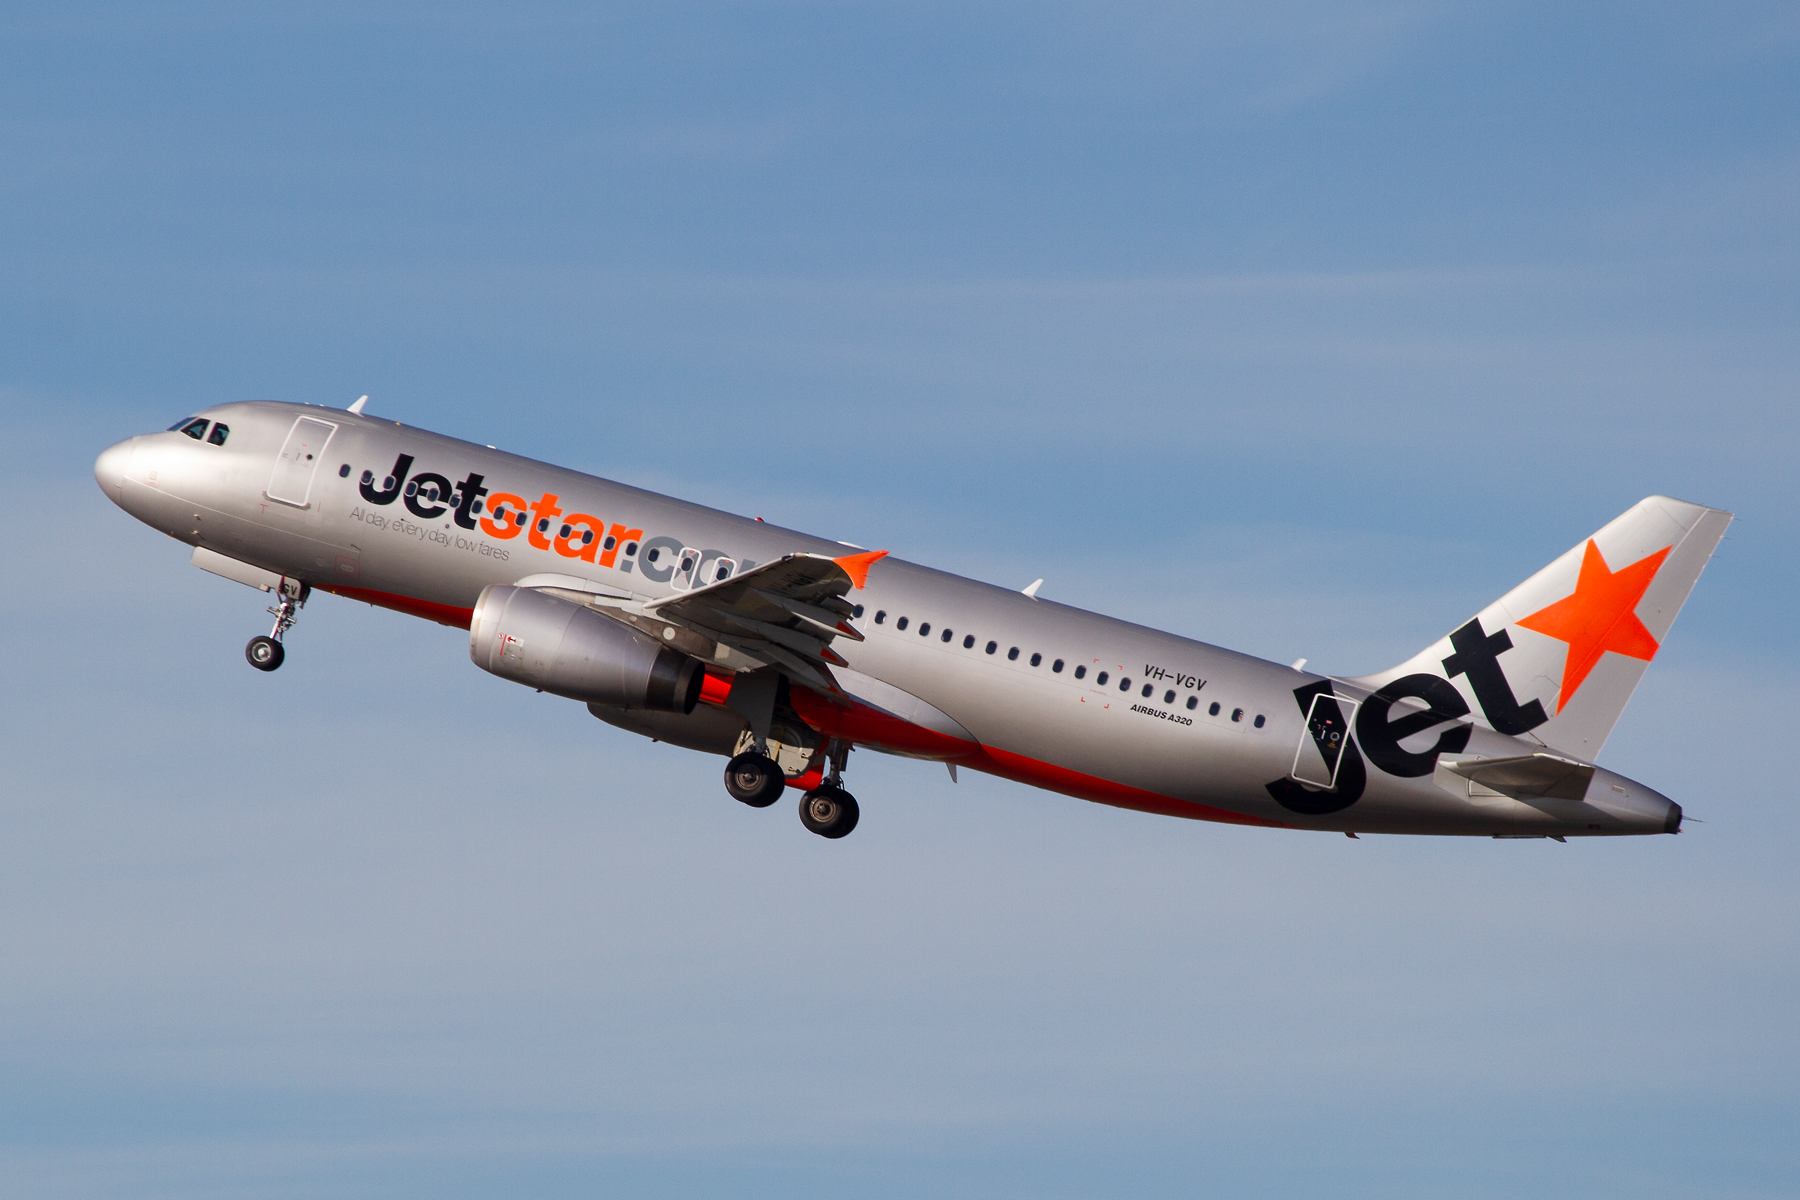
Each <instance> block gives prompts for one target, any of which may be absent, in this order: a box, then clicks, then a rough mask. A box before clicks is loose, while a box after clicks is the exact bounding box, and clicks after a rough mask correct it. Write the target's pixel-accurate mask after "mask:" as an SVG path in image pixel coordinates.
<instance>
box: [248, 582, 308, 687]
mask: <svg viewBox="0 0 1800 1200" xmlns="http://www.w3.org/2000/svg"><path fill="white" fill-rule="evenodd" d="M276 595H277V596H278V597H280V599H278V600H277V601H276V603H275V604H274V605H273V606H272V607H271V608H270V609H269V613H270V615H272V616H273V617H274V618H275V628H273V629H271V630H269V632H268V633H267V635H265V636H261V637H253V638H251V639H250V644H249V645H247V646H245V647H244V657H245V658H246V659H248V660H249V662H250V665H251V666H253V667H255V668H256V669H257V670H259V671H273V670H274V669H275V668H277V667H279V666H280V665H281V664H282V662H283V661H284V660H286V658H287V650H286V649H284V648H283V647H282V644H281V639H282V637H283V636H284V635H285V634H286V633H287V631H288V630H290V629H292V628H293V627H294V622H295V621H296V620H298V619H299V614H300V610H301V609H302V608H304V607H306V598H307V597H308V596H310V595H312V588H311V587H310V586H308V585H307V584H304V583H297V582H295V581H292V580H289V579H283V580H282V581H281V590H280V591H279V592H277V593H276Z"/></svg>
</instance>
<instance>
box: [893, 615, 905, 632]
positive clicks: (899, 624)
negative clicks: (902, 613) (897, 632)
mask: <svg viewBox="0 0 1800 1200" xmlns="http://www.w3.org/2000/svg"><path fill="white" fill-rule="evenodd" d="M894 628H895V629H905V628H906V618H905V617H901V618H900V619H899V620H898V621H895V622H894Z"/></svg>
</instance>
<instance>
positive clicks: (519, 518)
mask: <svg viewBox="0 0 1800 1200" xmlns="http://www.w3.org/2000/svg"><path fill="white" fill-rule="evenodd" d="M525 517H526V514H525V513H524V512H523V511H520V512H517V513H514V514H513V524H514V525H517V526H518V527H519V528H520V529H523V528H525Z"/></svg>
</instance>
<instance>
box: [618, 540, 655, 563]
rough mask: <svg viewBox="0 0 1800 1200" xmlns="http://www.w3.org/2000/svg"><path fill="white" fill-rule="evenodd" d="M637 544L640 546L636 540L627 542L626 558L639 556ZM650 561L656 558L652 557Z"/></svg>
mask: <svg viewBox="0 0 1800 1200" xmlns="http://www.w3.org/2000/svg"><path fill="white" fill-rule="evenodd" d="M637 546H638V544H637V543H636V542H626V543H625V557H626V558H636V557H637ZM652 553H654V551H652ZM650 561H652V562H655V561H656V560H655V559H654V558H652V559H651V560H650Z"/></svg>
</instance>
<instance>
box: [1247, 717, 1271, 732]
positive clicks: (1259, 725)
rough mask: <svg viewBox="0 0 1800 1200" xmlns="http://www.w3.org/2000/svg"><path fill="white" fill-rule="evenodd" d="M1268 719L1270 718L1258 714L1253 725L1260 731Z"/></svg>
mask: <svg viewBox="0 0 1800 1200" xmlns="http://www.w3.org/2000/svg"><path fill="white" fill-rule="evenodd" d="M1268 719H1269V718H1267V717H1265V716H1263V715H1262V714H1261V713H1257V714H1256V720H1254V721H1252V722H1251V724H1252V725H1254V726H1256V727H1257V728H1258V729H1261V728H1262V727H1263V722H1265V721H1267V720H1268Z"/></svg>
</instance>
